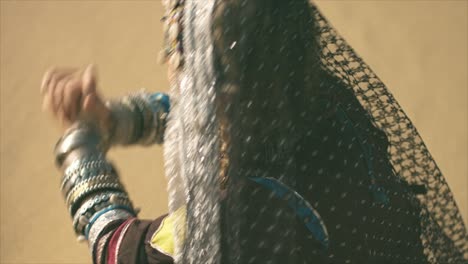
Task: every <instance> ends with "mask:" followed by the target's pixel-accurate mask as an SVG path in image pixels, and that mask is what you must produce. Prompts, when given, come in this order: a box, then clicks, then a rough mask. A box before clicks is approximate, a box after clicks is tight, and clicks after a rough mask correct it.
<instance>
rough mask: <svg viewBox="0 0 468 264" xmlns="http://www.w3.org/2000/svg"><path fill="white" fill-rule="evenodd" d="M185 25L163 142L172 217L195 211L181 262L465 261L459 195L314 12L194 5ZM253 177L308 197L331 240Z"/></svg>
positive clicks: (241, 2)
mask: <svg viewBox="0 0 468 264" xmlns="http://www.w3.org/2000/svg"><path fill="white" fill-rule="evenodd" d="M183 21H184V23H183V39H184V41H183V45H184V46H183V48H184V58H185V62H184V66H183V69H182V70H181V71H180V73H179V74H178V81H176V82H175V83H174V84H173V87H172V91H173V97H176V98H175V101H176V103H175V105H174V107H173V108H172V110H171V119H170V121H169V124H168V129H167V130H166V131H167V136H166V146H165V149H166V150H165V151H166V167H167V176H168V178H169V193H170V201H171V204H170V209H171V210H172V211H175V210H176V209H177V208H179V207H180V206H187V218H186V220H183V223H181V225H182V226H184V227H186V228H187V230H188V232H187V233H186V234H187V235H186V237H185V238H184V239H183V240H179V241H176V244H177V245H176V250H177V248H178V249H179V251H178V252H179V253H178V255H177V256H178V257H176V262H178V263H443V264H445V263H467V262H468V242H467V241H468V238H467V234H466V229H465V227H464V225H463V221H462V219H461V216H460V214H459V211H458V209H457V206H456V203H455V201H454V198H453V195H452V193H451V192H450V189H449V187H448V185H447V183H446V182H445V179H444V177H443V175H442V173H441V172H440V170H439V169H438V167H437V165H436V163H435V162H434V160H433V158H432V157H431V155H430V153H429V151H428V150H427V148H426V147H425V145H424V143H423V141H422V139H421V137H420V136H419V134H418V132H417V130H416V128H415V127H414V126H413V125H412V123H411V121H410V120H409V119H408V117H407V116H406V115H405V113H404V111H403V110H402V109H401V107H400V106H399V104H398V103H397V102H396V100H395V99H394V98H393V96H392V95H391V93H390V91H389V90H388V89H387V88H386V87H385V85H384V84H383V83H382V82H381V81H380V80H379V78H378V77H377V76H376V75H375V74H374V73H373V72H372V70H371V69H370V68H369V67H368V65H366V64H365V63H364V62H363V61H362V59H361V58H360V57H359V56H358V55H357V54H356V53H355V52H354V51H353V50H352V48H351V47H350V46H349V45H348V44H347V43H346V42H345V40H343V39H342V38H341V37H340V35H339V34H338V33H337V32H336V31H335V30H334V29H333V27H332V26H331V25H330V23H329V22H328V21H327V20H326V19H325V18H324V17H323V16H322V14H321V13H320V11H319V10H318V9H317V8H316V7H315V5H313V4H311V3H309V2H308V1H306V0H290V1H288V0H223V1H222V0H218V1H214V0H212V1H208V0H204V1H197V0H191V1H188V0H186V1H184V18H183ZM220 131H221V132H220ZM221 146H225V147H223V148H222V147H221ZM221 160H222V162H221ZM226 160H228V162H226ZM220 177H225V178H226V179H224V178H223V179H220ZM252 177H257V178H258V177H260V178H261V177H264V178H274V179H275V180H277V181H279V182H281V183H282V184H284V185H286V186H288V187H289V188H291V189H292V190H294V191H295V192H297V193H298V194H300V195H301V196H302V197H303V198H304V199H305V200H306V201H307V202H308V203H309V204H310V205H311V206H312V207H313V208H314V210H315V211H316V212H318V214H320V217H321V219H322V220H323V223H324V225H325V227H326V229H327V234H328V245H327V246H326V247H324V246H323V244H322V243H320V242H319V241H317V238H316V237H314V236H313V233H312V232H310V230H308V229H307V228H306V223H305V222H307V221H308V219H301V218H300V217H298V214H297V210H294V208H291V204H290V203H289V204H288V201H290V200H288V198H290V197H291V195H289V196H288V195H285V196H284V197H283V198H281V199H279V198H278V195H275V192H274V190H273V191H272V190H270V189H267V188H264V187H262V186H261V185H259V184H257V183H256V182H254V181H252V180H251V178H252ZM219 182H225V183H226V184H225V185H220V184H219Z"/></svg>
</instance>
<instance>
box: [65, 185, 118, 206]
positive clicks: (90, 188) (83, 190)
mask: <svg viewBox="0 0 468 264" xmlns="http://www.w3.org/2000/svg"><path fill="white" fill-rule="evenodd" d="M98 180H100V179H98ZM98 191H120V192H125V189H124V187H123V185H122V184H121V183H120V182H118V181H117V180H115V181H114V180H111V181H107V182H96V183H94V182H93V183H92V184H89V185H81V187H80V189H79V190H78V189H77V191H76V192H74V193H73V196H71V194H72V192H70V195H69V196H68V200H67V204H68V211H69V212H70V214H71V215H74V214H75V212H76V210H78V208H79V206H80V202H81V201H82V200H83V198H85V197H86V196H88V195H89V194H91V193H95V192H98Z"/></svg>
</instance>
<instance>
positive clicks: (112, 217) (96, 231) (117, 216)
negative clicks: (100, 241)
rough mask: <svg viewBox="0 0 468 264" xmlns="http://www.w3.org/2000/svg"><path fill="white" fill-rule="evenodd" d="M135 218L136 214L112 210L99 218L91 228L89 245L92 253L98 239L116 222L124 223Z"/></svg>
mask: <svg viewBox="0 0 468 264" xmlns="http://www.w3.org/2000/svg"><path fill="white" fill-rule="evenodd" d="M134 216H135V215H134V213H131V212H129V211H127V210H123V209H114V210H110V211H107V212H105V213H104V214H102V215H101V216H99V218H98V219H97V220H96V221H95V222H94V223H93V224H92V226H91V227H90V229H89V233H88V245H89V248H90V250H91V252H92V251H93V249H94V244H95V243H96V240H97V238H98V237H99V235H100V234H101V233H102V232H103V231H105V229H106V227H108V226H109V225H111V224H113V223H115V222H116V221H122V220H125V219H128V218H131V217H134Z"/></svg>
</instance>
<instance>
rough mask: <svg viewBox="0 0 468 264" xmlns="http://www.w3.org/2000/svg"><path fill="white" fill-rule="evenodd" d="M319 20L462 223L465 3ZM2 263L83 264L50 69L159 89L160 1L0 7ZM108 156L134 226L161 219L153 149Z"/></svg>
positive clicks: (336, 13) (376, 9)
mask: <svg viewBox="0 0 468 264" xmlns="http://www.w3.org/2000/svg"><path fill="white" fill-rule="evenodd" d="M318 5H319V6H320V7H321V9H322V11H323V12H324V13H325V15H326V16H327V17H328V18H329V19H330V20H331V21H332V23H333V24H334V25H335V26H336V27H337V28H338V30H339V31H340V32H341V33H342V34H343V35H344V36H345V38H346V39H347V40H348V41H349V42H350V43H351V44H352V46H353V47H354V48H355V49H356V50H357V51H358V53H359V54H360V55H361V56H362V57H363V58H364V59H365V60H366V61H367V62H368V63H369V64H370V65H371V67H372V68H373V69H374V70H375V71H376V72H377V74H378V75H379V76H380V77H381V78H382V79H383V81H384V82H385V83H386V84H387V85H388V86H389V87H390V89H391V90H392V91H393V93H394V95H395V96H396V98H397V99H398V100H399V102H400V103H401V105H402V106H403V107H404V109H405V110H406V112H407V114H408V115H409V116H410V118H411V119H412V120H413V121H414V123H415V124H416V127H418V129H419V131H420V133H421V134H422V137H423V138H424V140H425V141H426V143H427V145H428V147H429V149H430V150H431V152H432V154H433V155H434V157H435V159H436V161H437V162H438V164H439V166H440V167H441V169H442V171H443V172H444V173H445V176H446V178H447V181H448V183H449V185H450V186H451V189H452V190H453V193H454V194H455V197H456V199H457V201H458V204H459V206H460V210H461V212H462V214H463V216H464V218H465V219H467V211H468V210H467V209H468V208H467V200H468V196H467V189H468V187H467V186H468V178H467V175H468V168H467V160H468V150H467V128H468V127H467V126H468V124H467V120H468V118H467V112H468V111H467V90H468V88H467V86H468V81H467V72H468V69H467V67H468V62H467V47H468V43H467V37H468V36H467V32H468V28H467V24H468V21H467V14H468V2H466V1H325V0H323V1H319V2H318ZM0 7H1V21H0V22H1V27H0V29H1V31H0V32H1V45H0V47H1V48H0V52H1V58H0V64H1V72H0V73H1V75H0V80H1V81H0V85H1V107H0V110H1V111H0V112H1V113H0V117H1V130H0V132H1V137H0V139H1V164H0V166H1V170H0V172H1V177H0V180H1V189H0V190H1V193H0V198H1V203H0V205H1V217H0V220H1V225H0V231H1V232H0V233H1V234H0V238H1V240H0V242H1V247H0V250H1V251H0V255H1V258H0V262H1V263H89V254H88V250H87V248H86V246H85V245H84V244H81V245H79V244H78V243H76V242H75V240H74V235H73V232H72V227H71V222H70V219H69V216H68V214H67V212H66V209H65V206H64V203H63V200H62V198H61V196H60V192H59V187H58V185H59V177H60V174H59V173H58V171H57V170H56V169H55V168H54V165H53V163H52V148H53V145H54V143H55V141H56V140H57V138H58V137H59V135H60V130H59V129H58V127H57V125H56V124H55V123H54V122H53V120H52V119H51V118H50V117H49V116H48V115H45V114H43V113H42V112H41V108H40V99H41V98H40V95H39V83H40V80H41V75H42V74H43V72H44V71H45V70H46V69H47V68H48V67H49V66H51V65H65V66H83V65H85V64H87V63H90V62H94V63H96V64H97V65H98V68H99V72H100V82H99V84H100V87H101V89H102V91H103V94H105V95H106V96H119V95H123V94H125V93H126V92H128V91H130V90H136V89H139V88H141V87H146V88H147V89H149V90H159V91H165V90H167V86H168V82H167V80H166V74H165V70H166V69H165V67H164V66H160V65H158V64H157V62H156V57H157V53H158V51H159V49H160V47H161V45H162V34H161V33H162V31H161V24H160V22H159V19H160V18H161V16H162V8H161V3H160V1H134V2H130V1H81V2H79V1H1V5H0ZM111 157H112V159H113V160H114V161H115V163H116V164H117V166H118V168H119V169H120V172H121V174H122V178H123V181H124V182H125V183H126V185H127V188H128V190H129V192H130V194H131V196H132V198H133V199H134V201H135V203H136V204H137V205H138V206H141V207H142V208H143V211H142V214H141V216H142V217H145V218H153V217H156V216H158V215H160V214H162V213H164V212H165V211H166V207H167V205H166V204H167V198H166V191H165V190H166V183H165V179H164V172H163V161H162V148H161V147H158V146H155V147H151V148H146V149H144V148H130V149H117V150H113V151H112V152H111Z"/></svg>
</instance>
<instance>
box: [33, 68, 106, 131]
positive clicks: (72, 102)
mask: <svg viewBox="0 0 468 264" xmlns="http://www.w3.org/2000/svg"><path fill="white" fill-rule="evenodd" d="M41 95H42V96H43V102H42V108H43V110H44V111H47V110H48V111H50V112H52V114H53V116H54V117H55V118H57V119H58V121H59V122H60V123H61V124H62V126H63V128H64V129H67V128H69V127H70V126H71V125H72V124H73V123H75V121H77V120H87V121H90V120H91V121H93V122H96V124H97V125H98V126H99V127H100V128H106V127H108V126H109V125H110V122H111V120H110V119H111V117H110V116H111V115H110V110H109V109H108V107H106V105H105V102H104V100H103V99H102V97H101V96H100V95H99V93H98V92H97V89H96V72H95V70H94V66H93V65H89V66H88V67H86V68H85V69H84V70H83V69H79V68H52V69H50V70H49V71H47V72H46V73H45V74H44V77H43V79H42V84H41Z"/></svg>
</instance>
